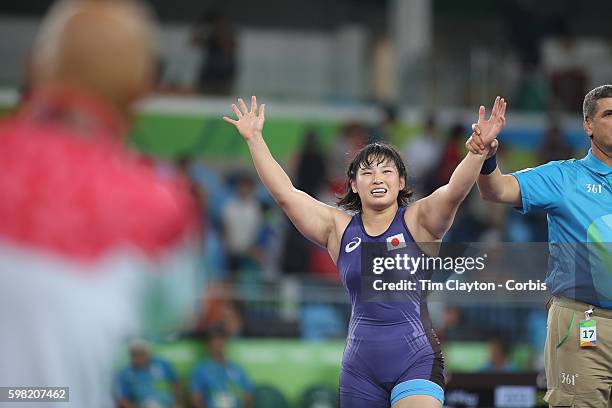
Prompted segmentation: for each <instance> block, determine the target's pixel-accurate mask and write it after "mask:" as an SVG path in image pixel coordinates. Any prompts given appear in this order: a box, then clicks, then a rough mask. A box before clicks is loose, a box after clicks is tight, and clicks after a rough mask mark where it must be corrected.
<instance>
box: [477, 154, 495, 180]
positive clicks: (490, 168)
mask: <svg viewBox="0 0 612 408" xmlns="http://www.w3.org/2000/svg"><path fill="white" fill-rule="evenodd" d="M495 156H497V154H494V155H493V156H491V157H489V158H488V159H487V160H485V161H484V163H482V168H481V169H480V174H484V175H487V174H491V173H493V172H494V171H495V169H496V168H497V159H496V157H495Z"/></svg>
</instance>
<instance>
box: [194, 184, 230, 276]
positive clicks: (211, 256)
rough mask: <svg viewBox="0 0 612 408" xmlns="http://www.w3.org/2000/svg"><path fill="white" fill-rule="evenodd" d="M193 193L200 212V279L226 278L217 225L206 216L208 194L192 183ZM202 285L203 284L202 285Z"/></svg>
mask: <svg viewBox="0 0 612 408" xmlns="http://www.w3.org/2000/svg"><path fill="white" fill-rule="evenodd" d="M193 188H194V193H195V198H196V204H197V206H198V210H199V211H200V213H201V214H202V217H201V219H202V231H203V234H204V237H203V253H202V263H203V265H202V266H203V268H204V270H203V271H202V276H200V279H201V280H203V281H204V282H205V281H212V282H215V281H221V280H225V279H226V278H227V264H226V259H225V258H226V257H225V248H224V246H223V242H222V240H221V234H220V233H219V231H218V229H217V226H216V225H215V224H214V223H213V222H212V220H211V218H210V217H209V216H208V213H209V211H208V203H209V200H208V194H207V191H206V189H205V188H204V187H202V186H199V185H196V184H194V185H193ZM202 286H203V285H202Z"/></svg>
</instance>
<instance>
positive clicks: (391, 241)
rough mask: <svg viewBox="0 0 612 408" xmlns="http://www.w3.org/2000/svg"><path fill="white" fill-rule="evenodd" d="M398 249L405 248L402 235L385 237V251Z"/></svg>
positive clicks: (404, 240)
mask: <svg viewBox="0 0 612 408" xmlns="http://www.w3.org/2000/svg"><path fill="white" fill-rule="evenodd" d="M400 248H406V239H405V238H404V234H403V233H399V234H396V235H392V236H390V237H387V251H393V250H394V249H400Z"/></svg>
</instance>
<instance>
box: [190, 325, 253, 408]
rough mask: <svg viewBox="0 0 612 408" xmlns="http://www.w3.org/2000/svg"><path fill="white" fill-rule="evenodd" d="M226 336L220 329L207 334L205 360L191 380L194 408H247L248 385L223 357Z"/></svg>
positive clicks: (250, 402)
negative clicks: (206, 354) (207, 355)
mask: <svg viewBox="0 0 612 408" xmlns="http://www.w3.org/2000/svg"><path fill="white" fill-rule="evenodd" d="M227 340H228V336H227V333H226V332H225V329H223V328H222V327H211V328H210V330H209V331H208V342H207V346H208V354H209V358H208V359H207V360H205V361H203V362H201V363H200V364H199V365H198V366H197V367H196V368H195V370H194V372H193V375H192V377H191V387H190V389H191V397H192V398H191V399H192V403H193V406H194V407H195V408H250V407H252V406H253V397H252V385H251V381H250V380H249V377H248V376H247V374H246V372H245V371H244V370H243V369H242V367H240V366H239V365H237V364H235V363H233V362H231V361H229V360H228V359H227V355H226V350H225V349H226V345H227Z"/></svg>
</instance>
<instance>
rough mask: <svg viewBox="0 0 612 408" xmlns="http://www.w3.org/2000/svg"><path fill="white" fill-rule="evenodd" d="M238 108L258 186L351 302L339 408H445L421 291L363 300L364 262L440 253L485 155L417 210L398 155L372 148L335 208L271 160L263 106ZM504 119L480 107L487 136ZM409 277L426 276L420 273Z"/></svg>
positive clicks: (499, 106) (498, 108)
mask: <svg viewBox="0 0 612 408" xmlns="http://www.w3.org/2000/svg"><path fill="white" fill-rule="evenodd" d="M238 105H239V106H236V105H235V104H234V105H232V110H233V111H234V113H235V114H236V116H237V118H236V120H234V119H230V118H228V117H224V118H223V119H224V120H225V121H226V122H228V123H230V124H233V125H234V126H236V128H237V129H238V131H239V132H240V134H241V135H242V137H243V138H244V140H245V141H246V143H247V145H248V147H249V151H250V153H251V156H252V158H253V163H254V165H255V168H256V169H257V173H258V174H259V177H260V178H261V181H262V182H263V184H264V185H265V186H266V188H267V189H268V190H269V191H270V193H271V194H272V196H273V197H274V199H275V200H276V202H277V203H278V204H279V205H280V206H281V208H282V209H283V211H284V212H285V213H286V214H287V216H288V217H289V218H290V219H291V221H292V222H293V224H294V225H295V226H296V228H297V229H298V230H299V231H300V232H301V233H302V234H303V235H304V236H305V237H306V238H308V239H309V240H311V241H313V242H315V243H316V244H318V245H320V246H322V247H325V248H326V249H327V251H328V252H329V255H330V256H331V258H332V259H333V260H334V262H335V263H336V265H337V267H338V270H339V272H340V274H341V276H342V281H343V283H344V285H345V286H346V288H347V290H348V292H349V294H350V297H351V304H352V313H351V322H350V327H349V333H348V337H347V344H346V348H345V351H344V356H343V359H342V370H341V373H340V405H341V407H343V408H379V407H380V408H389V407H392V408H410V407H419V408H423V407H425V408H429V407H432V408H433V407H441V406H442V404H443V402H444V391H443V387H444V374H443V359H442V354H441V351H440V343H439V341H438V340H437V338H436V336H435V333H434V331H433V329H432V326H431V322H430V319H429V316H428V313H427V303H426V300H425V293H420V292H419V291H415V292H414V293H413V294H412V295H414V296H411V297H410V301H406V302H386V303H385V302H376V301H369V300H367V299H365V297H364V296H363V294H362V293H361V292H360V285H361V283H360V282H361V270H360V269H361V260H360V254H361V250H362V249H363V248H364V246H365V245H373V244H374V243H382V244H385V243H386V245H387V248H388V251H389V254H390V256H394V255H395V253H394V252H393V251H395V250H406V251H408V252H411V254H412V255H413V256H418V255H419V254H418V253H415V248H416V252H421V254H422V253H423V251H422V249H423V248H422V247H421V243H432V242H433V243H438V245H439V243H440V242H441V240H442V238H443V236H444V234H445V233H446V232H447V231H448V230H449V228H450V227H451V225H452V223H453V219H454V217H455V213H456V212H457V208H458V207H459V204H461V202H462V201H463V200H464V199H465V197H466V196H467V194H468V192H469V191H470V189H471V188H472V186H473V185H474V182H475V181H476V178H477V177H478V175H479V173H480V172H481V169H483V171H484V169H485V168H486V166H487V163H485V158H486V154H487V153H488V151H486V152H484V153H483V154H481V155H478V154H473V153H471V152H468V153H467V155H466V156H465V158H464V159H463V161H462V162H461V163H460V164H459V165H458V166H457V168H456V169H455V171H454V173H453V175H452V177H451V179H450V181H449V182H448V184H447V185H445V186H443V187H440V188H439V189H438V190H436V191H434V192H433V193H432V194H431V195H429V196H428V197H425V198H423V199H421V200H418V201H416V202H413V203H411V202H410V196H411V191H410V189H409V187H408V186H407V184H406V179H407V175H406V167H405V166H404V163H403V161H402V159H401V157H400V155H399V154H398V153H397V151H396V150H395V149H394V148H393V147H392V146H390V145H387V144H382V143H374V144H370V145H368V146H366V147H364V148H363V149H362V150H361V151H360V152H359V153H358V154H357V156H356V157H355V159H354V160H353V161H352V163H351V164H350V165H349V168H348V181H347V191H346V194H345V195H344V197H342V199H341V200H340V201H339V203H338V204H339V206H340V208H336V207H332V206H329V205H326V204H323V203H321V202H319V201H317V200H315V199H314V198H312V197H310V196H309V195H307V194H305V193H304V192H302V191H299V190H297V189H296V188H294V187H293V185H292V183H291V180H290V179H289V177H288V176H287V174H286V173H285V172H284V171H283V169H282V168H281V166H280V165H279V164H278V163H277V162H276V160H274V158H273V157H272V155H271V154H270V151H269V150H268V147H267V145H266V143H265V141H264V138H263V135H262V130H263V125H264V121H265V105H261V107H259V108H258V106H257V100H256V98H255V97H252V101H251V109H250V110H249V109H248V107H247V106H246V104H245V103H244V101H243V100H242V99H239V100H238ZM505 110H506V102H505V101H504V99H502V98H500V97H497V98H496V99H495V103H494V105H493V109H492V113H491V116H490V118H489V119H488V120H485V117H484V115H485V108H484V106H481V107H480V110H479V116H480V121H479V127H480V132H481V134H491V135H493V134H495V135H497V133H499V131H500V130H501V129H502V128H503V126H504V123H505V119H504V113H505ZM487 139H493V137H487ZM349 211H350V212H354V213H355V215H350V214H349V213H348V212H349ZM410 244H412V245H410ZM429 252H430V251H429ZM428 255H432V254H431V253H428ZM410 276H413V277H414V276H419V277H420V278H423V277H425V278H426V276H427V275H426V274H423V273H422V271H418V273H416V274H414V275H410Z"/></svg>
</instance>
